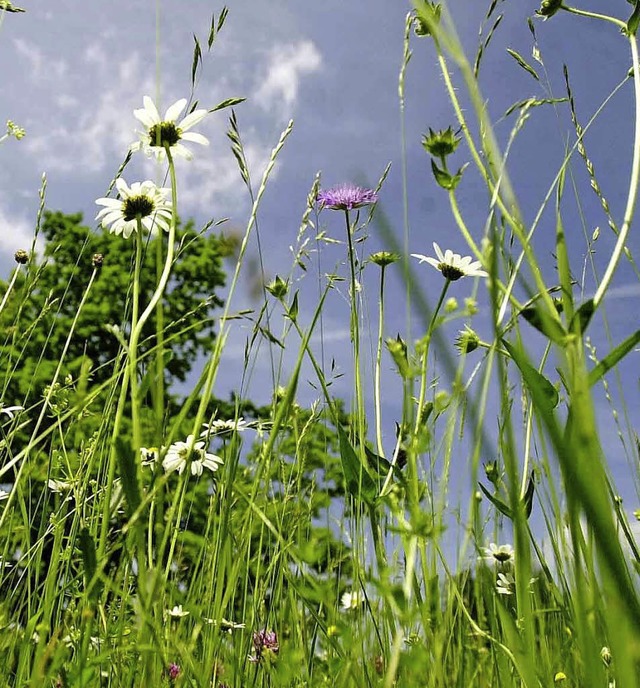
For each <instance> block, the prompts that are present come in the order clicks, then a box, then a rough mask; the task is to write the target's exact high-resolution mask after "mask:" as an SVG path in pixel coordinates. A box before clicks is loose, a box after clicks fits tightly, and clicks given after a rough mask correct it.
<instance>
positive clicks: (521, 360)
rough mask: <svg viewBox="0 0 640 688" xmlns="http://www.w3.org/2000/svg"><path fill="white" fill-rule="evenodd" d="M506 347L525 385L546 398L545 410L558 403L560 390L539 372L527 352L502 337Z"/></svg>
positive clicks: (536, 395)
mask: <svg viewBox="0 0 640 688" xmlns="http://www.w3.org/2000/svg"><path fill="white" fill-rule="evenodd" d="M501 341H502V344H503V346H504V348H505V349H506V350H507V351H508V352H509V355H510V356H511V358H512V359H513V361H514V363H515V364H516V365H517V366H518V369H519V370H520V373H521V374H522V379H523V380H524V383H525V385H526V386H527V387H528V388H529V389H530V390H531V391H532V392H533V393H534V397H538V398H540V399H544V400H545V401H544V403H545V405H546V408H545V409H544V410H546V411H550V410H551V409H553V408H555V407H556V406H557V405H558V401H559V400H560V397H559V395H558V390H557V389H556V388H555V387H554V386H553V385H552V384H551V383H550V382H549V380H547V378H546V377H545V376H544V375H543V374H542V373H540V372H538V371H537V370H536V369H535V368H534V367H533V366H532V365H531V364H530V363H529V362H528V361H527V360H526V354H525V353H524V352H523V351H522V350H521V349H518V348H516V347H515V346H513V344H510V343H509V342H508V341H506V340H505V339H502V340H501Z"/></svg>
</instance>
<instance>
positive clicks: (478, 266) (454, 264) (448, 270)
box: [411, 241, 488, 282]
mask: <svg viewBox="0 0 640 688" xmlns="http://www.w3.org/2000/svg"><path fill="white" fill-rule="evenodd" d="M433 249H434V251H435V252H436V256H438V257H437V258H431V257H430V256H423V255H422V254H421V253H412V254H411V255H412V256H413V257H414V258H417V259H418V260H419V261H420V262H421V263H425V262H426V263H429V265H433V267H434V268H435V269H436V270H440V272H441V273H442V274H443V275H444V277H446V278H447V279H448V280H451V281H452V282H455V281H456V280H459V279H460V278H461V277H487V276H488V273H487V272H485V271H484V270H483V269H482V263H481V262H480V261H479V260H475V261H474V260H473V258H472V257H471V256H465V257H464V258H463V257H462V256H461V255H460V254H459V253H454V252H453V251H452V250H451V249H447V250H446V251H445V252H444V253H442V250H441V249H440V247H439V246H438V244H436V243H435V241H434V242H433Z"/></svg>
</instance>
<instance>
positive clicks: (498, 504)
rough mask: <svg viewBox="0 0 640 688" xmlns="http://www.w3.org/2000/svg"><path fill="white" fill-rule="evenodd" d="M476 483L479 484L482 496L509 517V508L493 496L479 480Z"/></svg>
mask: <svg viewBox="0 0 640 688" xmlns="http://www.w3.org/2000/svg"><path fill="white" fill-rule="evenodd" d="M478 485H479V486H480V489H481V490H482V492H483V494H484V496H485V497H486V498H487V499H488V500H489V501H490V502H491V503H492V504H493V506H495V508H496V509H497V510H498V511H499V512H500V513H501V514H504V515H505V516H506V517H507V518H511V509H510V508H509V507H508V506H507V505H506V504H505V503H504V502H503V501H502V500H501V499H498V498H497V497H494V496H493V495H492V494H491V492H489V490H487V488H486V487H485V486H484V485H483V484H482V483H480V482H479V483H478Z"/></svg>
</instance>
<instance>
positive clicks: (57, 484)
mask: <svg viewBox="0 0 640 688" xmlns="http://www.w3.org/2000/svg"><path fill="white" fill-rule="evenodd" d="M47 487H48V488H49V489H50V490H51V492H55V493H57V494H64V493H65V492H69V491H70V490H71V483H68V482H66V481H64V480H56V479H55V478H49V480H47Z"/></svg>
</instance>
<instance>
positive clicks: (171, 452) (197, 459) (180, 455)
mask: <svg viewBox="0 0 640 688" xmlns="http://www.w3.org/2000/svg"><path fill="white" fill-rule="evenodd" d="M204 446H205V443H204V442H203V441H201V440H200V441H198V442H196V441H195V439H194V437H193V435H189V437H187V439H186V441H185V442H174V443H173V444H172V445H171V446H170V447H169V449H168V450H167V454H166V456H165V457H164V460H163V462H162V467H163V468H164V470H165V472H166V473H170V472H171V471H178V473H182V471H184V469H185V466H186V465H187V463H189V464H190V465H191V475H202V471H203V469H204V468H208V469H209V470H210V471H212V472H215V471H217V470H218V468H219V467H220V466H221V465H222V463H223V461H222V459H221V458H220V457H219V456H216V454H211V453H209V452H207V451H205V448H204Z"/></svg>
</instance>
